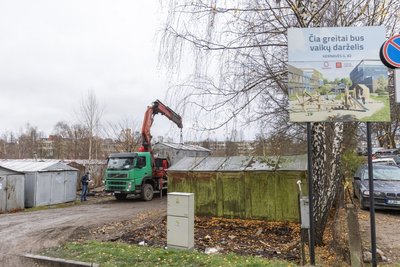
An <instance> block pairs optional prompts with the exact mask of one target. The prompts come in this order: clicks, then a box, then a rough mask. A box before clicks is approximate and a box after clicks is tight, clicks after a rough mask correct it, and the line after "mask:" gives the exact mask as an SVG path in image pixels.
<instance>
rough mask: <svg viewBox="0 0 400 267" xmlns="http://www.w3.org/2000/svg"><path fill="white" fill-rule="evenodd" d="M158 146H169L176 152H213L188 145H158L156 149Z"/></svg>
mask: <svg viewBox="0 0 400 267" xmlns="http://www.w3.org/2000/svg"><path fill="white" fill-rule="evenodd" d="M157 144H160V145H165V146H168V147H170V148H172V149H176V150H190V151H203V152H211V150H209V149H207V148H204V147H201V146H197V145H186V144H179V143H156V144H155V145H154V146H155V147H156V146H157Z"/></svg>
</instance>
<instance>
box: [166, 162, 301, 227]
mask: <svg viewBox="0 0 400 267" xmlns="http://www.w3.org/2000/svg"><path fill="white" fill-rule="evenodd" d="M306 177H307V157H306V155H300V156H282V157H246V156H234V157H187V158H183V159H182V160H180V161H179V162H177V163H176V164H175V165H173V166H172V167H171V168H169V169H168V190H169V191H170V192H189V193H194V194H195V208H196V214H198V215H210V216H222V217H232V218H252V219H267V220H279V221H297V220H298V218H299V217H298V216H299V215H298V199H297V195H298V191H297V188H298V186H297V183H296V182H297V181H298V180H301V181H302V183H303V186H304V188H303V191H304V192H306V190H307V188H306V185H307V183H306V182H307V180H306Z"/></svg>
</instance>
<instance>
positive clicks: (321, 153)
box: [312, 122, 343, 245]
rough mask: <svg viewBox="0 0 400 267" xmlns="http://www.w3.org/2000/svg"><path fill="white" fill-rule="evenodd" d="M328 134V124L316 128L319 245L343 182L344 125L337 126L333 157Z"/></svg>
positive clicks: (333, 143) (317, 241)
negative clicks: (328, 148) (329, 149)
mask: <svg viewBox="0 0 400 267" xmlns="http://www.w3.org/2000/svg"><path fill="white" fill-rule="evenodd" d="M326 131H327V129H326V125H325V123H314V124H313V127H312V135H313V141H312V148H313V151H312V155H313V181H312V182H313V191H314V192H313V198H314V202H313V203H314V206H313V211H314V220H315V224H314V225H315V236H316V239H315V242H316V243H317V244H318V245H320V244H322V242H323V234H324V230H325V227H326V223H327V220H328V216H329V211H330V210H331V208H332V206H333V204H334V201H335V199H336V194H337V192H338V188H339V185H340V184H341V182H342V181H343V176H342V174H341V168H340V166H341V163H340V162H341V152H342V151H341V150H342V142H343V123H342V122H335V123H333V135H334V137H333V140H332V144H331V147H332V148H331V151H330V152H331V153H327V142H328V139H327V138H326ZM328 155H329V156H328ZM326 164H328V165H326Z"/></svg>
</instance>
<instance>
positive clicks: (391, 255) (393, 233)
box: [358, 210, 400, 264]
mask: <svg viewBox="0 0 400 267" xmlns="http://www.w3.org/2000/svg"><path fill="white" fill-rule="evenodd" d="M358 219H359V222H360V232H361V237H362V240H363V247H364V250H369V251H370V250H371V245H370V239H371V228H370V225H371V224H370V213H369V210H360V211H359V213H358ZM375 223H376V227H375V229H376V246H377V249H379V250H381V251H382V252H383V254H384V256H385V257H386V258H387V261H383V262H382V261H381V264H400V211H382V210H376V212H375ZM378 256H379V255H378Z"/></svg>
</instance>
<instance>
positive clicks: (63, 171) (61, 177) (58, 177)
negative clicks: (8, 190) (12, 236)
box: [0, 160, 78, 208]
mask: <svg viewBox="0 0 400 267" xmlns="http://www.w3.org/2000/svg"><path fill="white" fill-rule="evenodd" d="M0 166H1V167H3V168H7V169H10V170H13V171H17V172H21V173H23V174H24V175H25V184H24V185H25V190H24V192H25V207H27V208H30V207H36V206H44V205H53V204H59V203H64V202H69V201H74V200H75V199H76V183H77V175H78V171H77V169H75V168H72V167H70V166H68V165H66V164H64V163H62V162H60V161H44V162H43V161H29V160H4V161H0Z"/></svg>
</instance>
